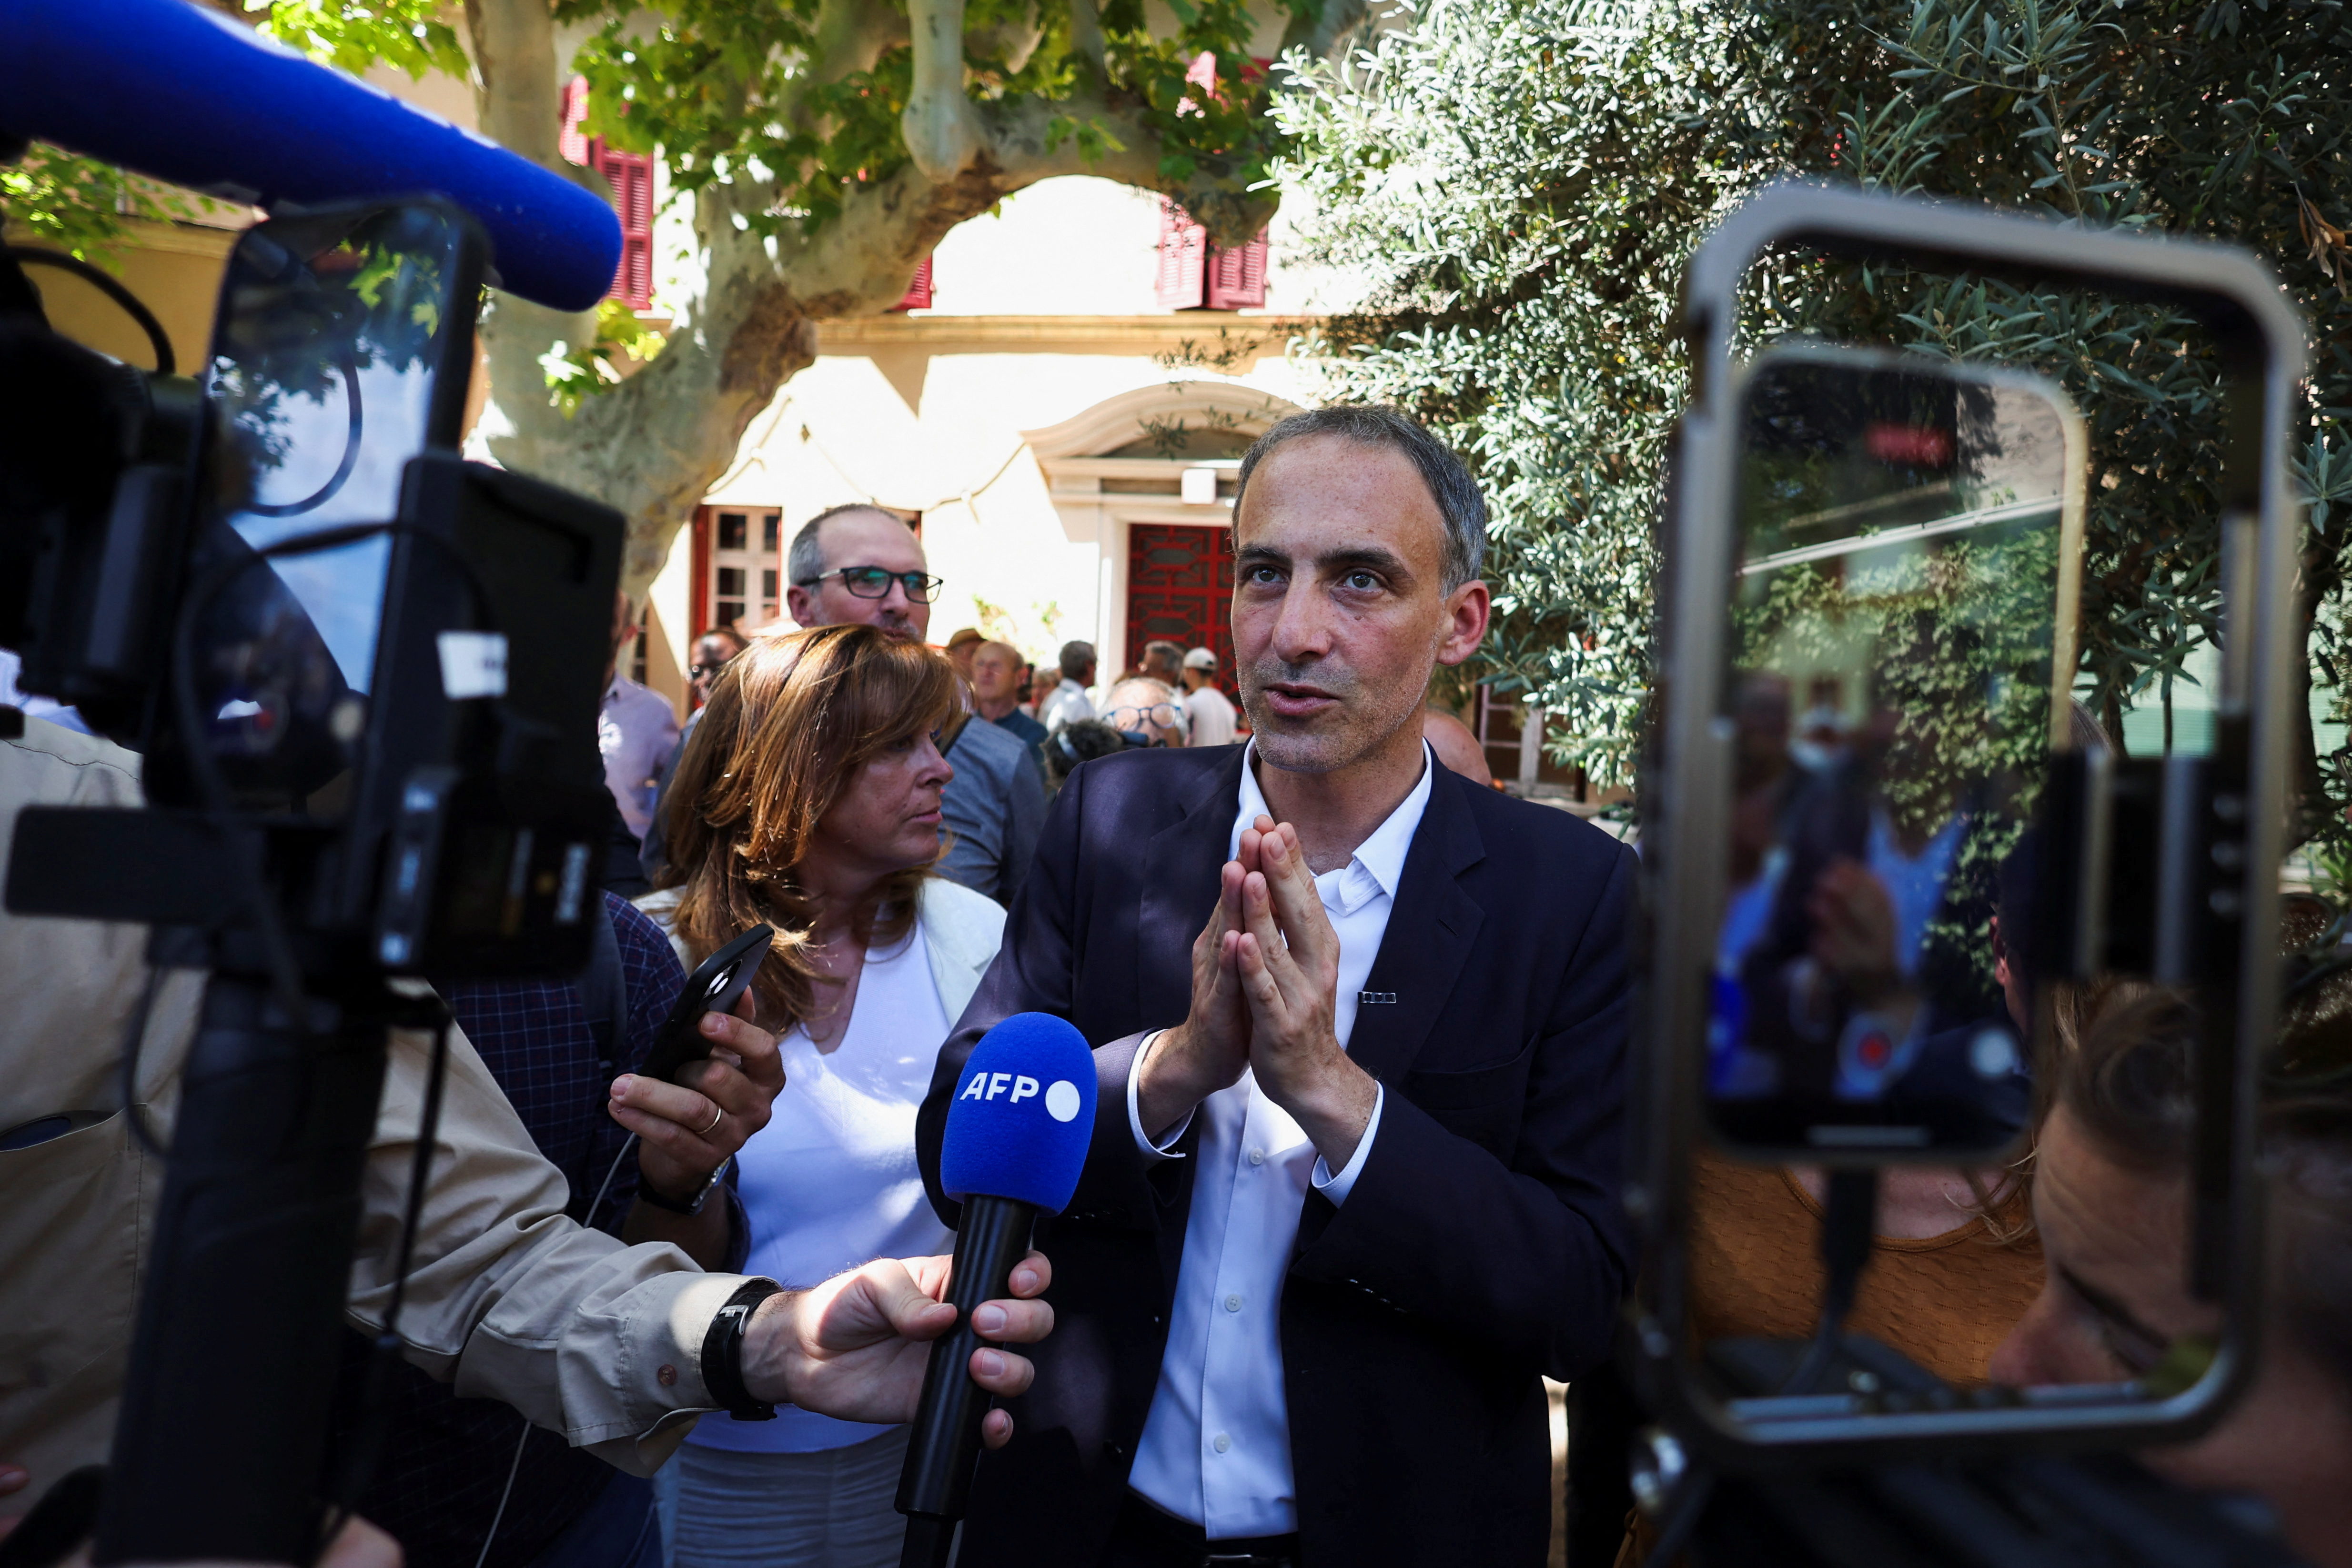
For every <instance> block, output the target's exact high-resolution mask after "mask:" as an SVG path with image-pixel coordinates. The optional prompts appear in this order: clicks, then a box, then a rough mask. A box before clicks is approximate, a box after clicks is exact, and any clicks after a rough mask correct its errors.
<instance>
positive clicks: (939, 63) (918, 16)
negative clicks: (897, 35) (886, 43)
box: [898, 0, 981, 183]
mask: <svg viewBox="0 0 2352 1568" xmlns="http://www.w3.org/2000/svg"><path fill="white" fill-rule="evenodd" d="M907 20H908V25H909V27H910V28H911V30H912V33H913V39H912V42H913V45H914V54H915V79H914V87H913V89H912V91H911V92H909V94H908V99H907V110H906V112H905V113H904V114H902V115H900V116H899V117H898V126H899V129H900V131H902V132H903V133H904V135H905V136H906V138H907V154H908V157H910V158H912V159H913V160H914V161H915V167H916V168H917V169H919V170H920V171H922V172H923V175H924V177H925V178H926V179H929V180H932V181H934V182H939V183H945V182H947V181H950V180H952V179H954V178H955V177H956V176H957V175H958V174H961V173H962V172H964V169H965V168H966V167H967V166H968V165H969V164H970V163H971V158H972V154H973V153H974V152H978V151H979V150H980V141H981V135H980V128H979V127H978V126H977V125H976V124H974V123H973V115H972V110H971V99H970V98H968V97H966V96H965V94H964V90H963V0H908V4H907Z"/></svg>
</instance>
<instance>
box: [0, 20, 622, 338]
mask: <svg viewBox="0 0 2352 1568" xmlns="http://www.w3.org/2000/svg"><path fill="white" fill-rule="evenodd" d="M0 37H5V38H6V39H7V47H6V48H5V49H0V124H5V129H6V130H7V131H13V132H14V133H16V135H18V136H22V137H28V138H32V137H37V138H39V139H40V140H42V141H54V142H56V143H57V144H58V146H60V147H68V148H71V149H72V150H73V151H75V152H85V153H88V154H89V155H90V156H91V157H94V158H103V159H105V160H106V161H107V162H111V163H120V164H121V165H122V166H123V167H124V168H127V169H136V170H138V171H139V172H141V173H143V174H152V175H153V176H155V177H156V178H157V179H160V180H169V181H171V182H173V183H175V184H181V185H189V186H193V187H194V188H195V189H197V190H200V191H209V192H213V193H217V194H234V195H235V196H236V198H237V199H239V200H243V201H249V202H252V203H255V204H258V205H263V206H267V205H270V204H275V203H278V202H297V203H300V204H304V205H308V206H318V205H322V204H327V203H330V202H350V201H367V200H375V199H381V198H385V197H394V196H412V195H415V194H417V193H420V192H436V193H439V194H441V195H444V196H446V197H447V198H448V199H449V200H450V201H452V202H454V203H456V204H457V205H458V206H461V207H463V208H465V209H466V211H467V212H468V213H470V214H473V216H474V218H475V220H476V221H477V222H478V223H479V224H480V225H482V227H483V229H484V231H485V232H487V233H488V235H489V236H490V243H491V244H492V246H495V247H496V260H497V264H498V273H499V277H498V282H499V287H502V288H505V289H508V290H509V291H511V292H513V293H516V294H520V295H521V296H522V297H523V298H526V299H535V300H537V301H538V302H539V303H541V305H548V306H552V307H553V308H556V309H558V310H585V309H587V308H590V307H591V306H593V305H594V304H595V303H596V302H597V301H598V300H600V299H602V298H604V296H605V294H606V293H607V292H608V291H609V290H610V289H611V288H612V287H613V274H614V270H615V269H616V268H618V267H619V266H620V264H621V225H620V220H619V219H618V218H617V217H615V216H614V213H613V209H612V207H611V206H610V205H608V204H606V203H604V201H602V200H600V199H599V198H598V197H597V196H596V195H595V193H593V192H591V191H588V190H586V189H584V188H583V187H582V186H579V185H575V184H573V183H572V182H571V181H569V180H566V179H564V178H562V176H561V175H558V174H554V173H551V172H548V171H547V170H545V169H542V168H541V167H540V166H539V165H538V164H536V163H533V162H530V160H529V159H526V158H521V157H518V156H517V155H516V154H514V153H512V152H508V151H507V150H506V149H505V148H503V147H500V146H499V145H497V144H496V143H495V142H491V141H484V140H483V139H482V138H481V137H478V136H475V135H472V134H470V133H469V132H467V131H460V130H458V129H457V127H456V126H454V125H452V124H450V123H449V122H448V121H447V120H441V119H438V118H436V116H433V115H430V114H427V113H425V112H424V111H423V110H417V109H412V108H410V107H409V106H408V105H407V104H404V103H402V102H401V101H400V100H399V99H395V98H393V97H391V96H389V95H388V94H385V93H383V92H382V91H379V90H378V89H375V88H372V87H369V86H367V85H366V84H364V83H362V82H360V81H358V80H355V79H354V78H351V77H348V76H345V75H343V74H342V73H341V72H340V71H335V70H330V69H329V68H326V67H325V66H320V65H315V64H313V63H312V62H310V61H309V60H306V59H304V58H303V57H301V56H299V55H298V54H296V53H294V52H293V51H292V50H291V49H289V48H286V47H282V46H280V45H278V43H276V42H275V41H273V40H271V39H268V38H265V37H261V36H260V35H259V34H257V33H255V32H254V31H253V30H252V29H251V28H248V27H244V26H239V25H238V24H237V23H236V22H234V21H232V20H230V19H229V18H228V17H226V16H220V15H217V14H216V13H215V12H212V11H209V10H207V9H205V7H204V6H203V5H197V4H194V3H193V0H0Z"/></svg>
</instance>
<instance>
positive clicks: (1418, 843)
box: [1235, 764, 1486, 1083]
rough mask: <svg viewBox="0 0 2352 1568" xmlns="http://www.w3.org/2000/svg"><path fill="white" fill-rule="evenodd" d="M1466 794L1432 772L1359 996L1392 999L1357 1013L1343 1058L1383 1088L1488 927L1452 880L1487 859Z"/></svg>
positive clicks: (1431, 1022) (1407, 1065)
mask: <svg viewBox="0 0 2352 1568" xmlns="http://www.w3.org/2000/svg"><path fill="white" fill-rule="evenodd" d="M1432 766H1435V765H1434V764H1432ZM1235 782H1236V784H1237V785H1238V783H1239V780H1235ZM1470 788H1472V786H1470V785H1468V784H1465V783H1464V782H1463V781H1462V780H1461V779H1458V778H1456V777H1455V776H1454V775H1453V774H1451V773H1449V772H1446V771H1445V770H1444V769H1443V768H1440V769H1439V770H1438V775H1437V778H1436V779H1435V780H1434V781H1433V786H1432V788H1431V789H1430V792H1429V805H1428V808H1427V809H1426V810H1424V811H1423V813H1422V819H1421V826H1420V827H1419V828H1418V829H1417V830H1416V831H1414V833H1413V835H1412V849H1410V850H1408V851H1407V852H1405V859H1404V874H1403V875H1402V877H1400V878H1399V879H1398V885H1397V891H1396V898H1395V901H1394V903H1393V904H1392V905H1391V910H1390V914H1389V925H1388V930H1387V931H1386V933H1384V934H1383V935H1382V936H1381V950H1380V952H1379V953H1378V954H1377V955H1375V956H1374V957H1373V959H1372V969H1371V974H1370V976H1369V977H1367V978H1366V979H1365V981H1364V989H1365V990H1367V991H1369V992H1371V993H1373V994H1374V995H1377V996H1381V997H1387V996H1394V997H1395V998H1396V999H1395V1000H1394V1001H1393V1002H1388V1001H1381V1002H1370V1003H1362V1004H1360V1005H1359V1006H1358V1007H1357V1009H1356V1027H1355V1030H1354V1031H1353V1033H1351V1034H1350V1035H1349V1039H1348V1054H1349V1056H1350V1057H1352V1058H1354V1059H1355V1061H1356V1064H1357V1065H1358V1066H1360V1067H1361V1068H1362V1069H1363V1070H1364V1071H1367V1072H1369V1073H1370V1074H1371V1075H1372V1076H1373V1077H1375V1078H1377V1079H1379V1080H1380V1081H1381V1082H1383V1083H1397V1082H1400V1081H1401V1080H1402V1078H1403V1077H1404V1074H1405V1073H1406V1072H1407V1071H1409V1070H1410V1069H1411V1068H1412V1062H1413V1059H1414V1058H1415V1057H1417V1056H1419V1055H1420V1054H1421V1049H1422V1047H1423V1045H1424V1044H1426V1043H1427V1041H1428V1040H1429V1032H1430V1030H1432V1029H1433V1028H1435V1027H1436V1024H1437V1019H1438V1015H1439V1014H1440V1013H1441V1012H1442V1011H1443V1010H1444V1007H1445V1002H1446V998H1448V997H1450V996H1452V995H1453V993H1454V983H1455V981H1456V980H1457V979H1459V977H1461V973H1462V966H1463V965H1464V964H1465V962H1467V961H1468V959H1469V956H1470V950H1471V948H1472V947H1473V946H1475V943H1476V941H1477V936H1478V929H1479V927H1480V926H1481V925H1484V924H1485V922H1486V912H1485V911H1484V910H1483V909H1481V908H1480V907H1479V906H1478V904H1477V902H1476V901H1475V899H1473V898H1472V897H1471V896H1470V895H1469V894H1466V893H1465V892H1463V891H1462V887H1461V884H1460V883H1459V881H1458V880H1457V879H1458V878H1459V877H1460V875H1461V873H1463V872H1464V871H1465V870H1467V869H1468V868H1470V867H1471V866H1473V865H1475V864H1477V863H1478V862H1479V861H1481V860H1483V859H1485V858H1486V844H1485V841H1484V840H1482V839H1481V838H1480V837H1479V834H1478V827H1477V824H1476V823H1475V822H1474V821H1471V819H1470V809H1469V807H1468V805H1467V804H1466V803H1465V801H1464V800H1462V793H1461V792H1462V791H1463V790H1465V789H1470Z"/></svg>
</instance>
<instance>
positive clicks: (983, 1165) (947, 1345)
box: [898, 1013, 1095, 1568]
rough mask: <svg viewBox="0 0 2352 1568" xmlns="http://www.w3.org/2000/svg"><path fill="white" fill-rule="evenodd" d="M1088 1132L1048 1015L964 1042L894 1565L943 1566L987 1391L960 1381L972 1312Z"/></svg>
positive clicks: (1089, 1113) (1085, 1092)
mask: <svg viewBox="0 0 2352 1568" xmlns="http://www.w3.org/2000/svg"><path fill="white" fill-rule="evenodd" d="M1094 1134H1095V1057H1094V1052H1093V1051H1089V1050H1088V1049H1087V1041H1086V1037H1085V1036H1083V1035H1081V1034H1080V1033H1078V1031H1077V1030H1075V1029H1073V1028H1071V1027H1070V1025H1069V1024H1068V1023H1066V1022H1065V1021H1064V1020H1063V1019H1057V1018H1055V1017H1054V1016H1053V1015H1052V1014H1051V1013H1015V1014H1013V1016H1012V1017H1011V1018H1009V1019H1005V1020H1004V1021H1003V1023H1000V1024H998V1025H997V1026H996V1027H995V1028H994V1029H992V1030H989V1031H988V1033H987V1034H986V1035H984V1036H983V1037H982V1040H981V1042H980V1044H979V1045H977V1046H975V1047H973V1048H972V1053H971V1061H967V1062H965V1063H964V1064H963V1073H962V1075H961V1077H959V1078H958V1079H957V1080H956V1096H955V1099H954V1100H953V1101H951V1102H950V1103H949V1105H948V1124H947V1131H946V1134H945V1135H944V1137H943V1139H942V1141H941V1145H940V1186H942V1187H943V1188H945V1189H946V1191H947V1195H948V1196H949V1197H951V1198H954V1199H955V1200H957V1201H958V1202H959V1203H961V1204H962V1205H963V1219H962V1223H961V1224H960V1225H959V1226H957V1228H956V1244H955V1275H954V1278H953V1279H951V1280H950V1281H949V1283H948V1301H949V1302H950V1304H951V1305H952V1306H953V1307H954V1308H955V1310H956V1313H957V1317H956V1326H955V1327H954V1328H952V1329H950V1331H949V1332H948V1333H946V1334H945V1335H944V1336H942V1337H941V1338H940V1339H939V1340H938V1341H936V1342H935V1343H933V1344H932V1346H931V1361H930V1366H929V1369H928V1370H927V1371H926V1372H925V1373H924V1375H923V1402H922V1405H921V1406H920V1407H919V1409H918V1410H917V1411H916V1414H915V1427H914V1434H913V1436H912V1437H911V1438H910V1439H909V1440H908V1445H907V1468H906V1469H904V1470H903V1471H901V1472H900V1473H899V1477H898V1511H899V1512H900V1513H903V1514H905V1515H906V1516H907V1542H906V1547H905V1549H904V1552H903V1553H902V1555H901V1556H900V1558H899V1562H900V1563H901V1565H902V1568H944V1565H945V1563H947V1560H948V1552H949V1551H950V1547H951V1546H952V1544H953V1542H954V1540H955V1527H956V1521H958V1520H960V1519H961V1518H962V1517H963V1511H964V1504H965V1503H966V1502H967V1501H968V1500H970V1498H971V1472H972V1468H973V1467H974V1466H975V1465H977V1464H978V1463H979V1462H980V1448H981V1444H980V1424H981V1421H982V1418H983V1417H985V1416H987V1414H988V1406H989V1396H988V1395H987V1394H986V1393H985V1392H984V1391H983V1390H982V1388H981V1386H980V1385H978V1384H976V1383H974V1382H973V1381H972V1380H971V1372H970V1368H971V1353H972V1351H973V1349H974V1348H976V1347H977V1346H978V1345H979V1343H980V1339H979V1336H978V1335H976V1334H974V1333H972V1332H971V1310H972V1309H973V1308H974V1307H976V1306H978V1305H980V1303H981V1302H982V1301H1000V1300H1003V1297H1004V1294H1005V1292H1006V1291H1007V1290H1008V1289H1010V1287H1011V1281H1012V1278H1013V1265H1014V1264H1016V1263H1018V1262H1020V1261H1021V1260H1022V1259H1023V1258H1024V1256H1026V1254H1027V1253H1028V1250H1029V1228H1030V1227H1031V1225H1032V1224H1033V1223H1034V1221H1035V1220H1036V1218H1037V1217H1038V1216H1039V1215H1040V1214H1059V1213H1060V1212H1061V1211H1062V1210H1063V1209H1064V1208H1065V1207H1068V1205H1069V1201H1070V1195H1071V1194H1072V1193H1074V1192H1076V1191H1077V1189H1078V1173H1079V1172H1080V1171H1081V1170H1083V1169H1085V1168H1086V1163H1087V1145H1088V1144H1089V1143H1091V1142H1092V1141H1093V1139H1094Z"/></svg>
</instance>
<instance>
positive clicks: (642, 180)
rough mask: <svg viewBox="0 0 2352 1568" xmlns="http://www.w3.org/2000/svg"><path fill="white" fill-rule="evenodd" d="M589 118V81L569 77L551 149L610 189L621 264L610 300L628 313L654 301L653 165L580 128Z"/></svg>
mask: <svg viewBox="0 0 2352 1568" xmlns="http://www.w3.org/2000/svg"><path fill="white" fill-rule="evenodd" d="M587 118H588V80H587V78H585V77H573V78H572V79H571V80H570V81H568V82H566V83H565V84H564V87H563V128H562V131H559V132H558V133H557V135H556V143H555V144H556V150H557V151H558V152H561V153H562V155H563V157H564V158H565V159H566V160H567V161H569V162H573V163H580V164H584V165H586V166H587V167H589V168H592V169H593V170H595V171H596V172H598V173H600V174H602V175H604V180H605V183H607V184H609V185H611V186H612V187H613V211H614V215H616V216H617V217H619V218H620V220H621V265H620V266H619V267H617V268H615V269H614V273H613V288H612V293H611V296H610V298H614V299H618V300H620V301H621V302H622V303H623V304H625V305H626V306H628V308H630V309H632V310H645V309H649V308H652V305H653V302H654V161H653V158H652V157H651V156H650V155H649V154H647V153H644V152H617V151H615V150H614V149H613V148H611V147H608V146H606V145H605V144H604V138H603V137H601V136H590V135H589V134H587V132H586V131H583V129H582V127H583V123H584V122H585V121H586V120H587Z"/></svg>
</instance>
